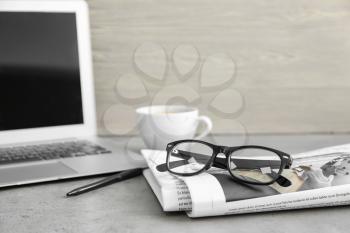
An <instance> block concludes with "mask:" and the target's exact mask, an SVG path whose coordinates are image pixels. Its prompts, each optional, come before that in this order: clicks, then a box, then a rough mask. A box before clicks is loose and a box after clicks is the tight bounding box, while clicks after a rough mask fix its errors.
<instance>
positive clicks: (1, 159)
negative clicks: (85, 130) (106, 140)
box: [0, 140, 111, 165]
mask: <svg viewBox="0 0 350 233" xmlns="http://www.w3.org/2000/svg"><path fill="white" fill-rule="evenodd" d="M108 153H111V151H109V150H107V149H105V148H103V147H101V146H99V145H96V144H93V143H91V142H89V141H85V140H84V141H83V140H77V141H67V142H55V143H48V144H40V145H27V146H16V147H2V148H0V165H2V164H10V163H20V162H32V161H38V160H50V159H61V158H72V157H80V156H87V155H96V154H108Z"/></svg>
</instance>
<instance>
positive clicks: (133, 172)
mask: <svg viewBox="0 0 350 233" xmlns="http://www.w3.org/2000/svg"><path fill="white" fill-rule="evenodd" d="M142 170H143V168H135V169H130V170H125V171H122V172H119V173H117V174H115V175H112V176H109V177H107V178H105V179H102V180H99V181H96V182H94V183H91V184H87V185H84V186H82V187H79V188H76V189H73V190H72V191H70V192H68V193H67V194H66V196H67V197H71V196H77V195H80V194H82V193H86V192H89V191H92V190H95V189H98V188H102V187H104V186H107V185H110V184H113V183H116V182H119V181H123V180H127V179H130V178H133V177H136V176H139V175H141V174H142Z"/></svg>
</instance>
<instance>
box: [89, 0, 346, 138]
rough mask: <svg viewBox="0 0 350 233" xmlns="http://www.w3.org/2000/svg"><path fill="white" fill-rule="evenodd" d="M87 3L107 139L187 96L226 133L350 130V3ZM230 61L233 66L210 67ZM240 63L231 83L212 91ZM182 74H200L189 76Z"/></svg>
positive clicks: (101, 121)
mask: <svg viewBox="0 0 350 233" xmlns="http://www.w3.org/2000/svg"><path fill="white" fill-rule="evenodd" d="M87 2H88V4H89V7H90V18H91V27H92V47H93V59H94V75H95V84H96V96H97V97H96V99H97V100H96V101H97V114H98V121H99V132H100V134H111V133H112V134H125V133H133V132H135V131H134V130H133V128H134V126H135V116H134V113H133V109H135V108H136V107H138V106H143V105H148V104H157V103H177V102H178V103H182V102H183V101H184V100H181V98H180V97H185V99H187V100H186V101H189V102H191V104H192V105H195V106H198V107H199V108H200V109H201V112H202V114H205V115H209V116H210V117H212V118H213V120H214V126H215V127H214V130H215V132H217V133H235V132H236V133H240V132H243V131H248V132H249V133H274V132H282V133H304V132H311V133H313V132H349V131H350V1H348V0H332V1H329V0H317V1H314V0H284V1H279V0H246V1H244V0H216V1H214V0H88V1H87ZM179 46H180V48H183V50H182V53H181V51H180V55H178V57H177V58H174V49H176V48H179ZM181 46H182V47H181ZM186 46H187V47H186ZM193 48H194V49H195V50H193ZM143 49H144V50H146V52H145V51H143V52H144V53H145V54H146V55H145V57H146V58H147V55H149V58H150V60H149V61H148V63H147V61H145V57H144V58H140V59H141V60H142V59H144V60H143V63H144V66H145V67H143V68H144V69H146V70H147V69H148V73H147V72H146V73H147V74H146V73H144V72H142V71H144V69H142V67H141V69H140V66H142V64H139V61H138V60H137V59H138V58H137V57H138V55H139V54H138V52H140V50H143ZM162 49H163V50H162ZM191 49H192V50H191ZM147 51H148V52H149V53H148V54H147ZM162 51H163V52H162ZM196 51H197V52H198V54H199V55H200V57H199V58H198V59H194V58H196V54H195V53H196ZM140 54H141V55H142V51H141V52H140ZM141 55H140V56H141ZM220 56H221V58H223V59H222V63H223V64H221V65H222V66H223V67H220V64H216V65H217V66H218V67H216V68H215V64H214V65H213V64H211V65H210V64H209V65H204V64H205V63H206V62H207V63H210V59H211V61H213V62H214V63H215V62H218V61H219V63H220V59H217V57H219V58H220ZM225 56H226V57H225ZM135 57H136V58H135ZM135 59H136V60H135ZM177 59H180V61H178V60H177ZM229 59H232V61H231V63H230V61H229ZM146 60H147V59H146ZM176 61H177V62H178V63H179V64H178V66H176V64H175V65H174V62H176ZM225 62H226V63H225ZM141 63H142V61H141ZM232 63H233V64H234V74H232V76H230V80H231V81H228V82H223V85H221V86H219V87H216V88H205V82H204V81H203V80H204V79H205V78H208V77H207V76H209V78H210V77H212V78H213V80H211V81H210V80H209V82H214V83H215V82H216V81H215V80H219V81H220V78H221V77H222V76H225V75H229V74H230V69H231V68H232V67H231V68H230V65H231V64H232ZM192 65H193V66H194V67H195V68H194V69H193V70H191V69H190V68H191V67H192ZM181 67H183V72H184V71H186V69H187V68H188V70H190V71H191V72H189V74H187V75H185V77H182V76H181V75H179V71H180V73H181ZM163 68H164V69H163ZM176 68H179V69H178V70H177V69H176ZM211 68H212V70H211ZM225 69H226V71H227V72H228V73H227V74H225ZM163 71H164V76H162V75H163V73H162V72H163ZM152 72H153V73H152ZM153 74H154V75H155V76H156V75H157V74H158V75H159V76H162V77H161V78H160V79H158V80H157V78H156V79H155V78H154V77H153V79H152V75H153ZM163 78H164V80H163ZM139 81H141V82H139ZM207 81H208V80H207ZM219 81H218V82H219ZM224 81H225V80H224ZM226 81H227V80H226ZM210 85H211V84H210ZM210 85H209V86H210ZM203 86H204V88H203ZM221 92H224V93H221ZM220 93H221V94H220ZM219 94H220V95H219ZM216 96H218V97H217V99H216V100H215V101H213V99H214V98H215V97H216Z"/></svg>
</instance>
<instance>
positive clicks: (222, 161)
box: [172, 150, 280, 169]
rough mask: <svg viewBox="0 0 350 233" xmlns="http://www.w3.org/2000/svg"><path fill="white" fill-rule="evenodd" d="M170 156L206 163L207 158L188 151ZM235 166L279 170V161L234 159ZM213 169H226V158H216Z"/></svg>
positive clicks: (181, 151) (180, 151)
mask: <svg viewBox="0 0 350 233" xmlns="http://www.w3.org/2000/svg"><path fill="white" fill-rule="evenodd" d="M172 156H174V157H178V158H182V159H185V160H189V159H191V158H194V159H196V160H198V161H201V160H202V161H204V162H207V161H208V156H207V155H203V154H198V153H193V152H189V151H183V150H178V154H175V153H173V154H172ZM234 161H235V164H236V166H238V167H239V168H241V169H252V168H261V167H263V166H267V167H271V168H279V167H280V162H279V161H271V160H260V159H239V158H237V159H235V160H234ZM212 166H213V167H217V168H222V169H227V162H226V158H218V157H216V158H215V159H214V161H213V164H212Z"/></svg>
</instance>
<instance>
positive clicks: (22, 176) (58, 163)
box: [0, 0, 143, 187]
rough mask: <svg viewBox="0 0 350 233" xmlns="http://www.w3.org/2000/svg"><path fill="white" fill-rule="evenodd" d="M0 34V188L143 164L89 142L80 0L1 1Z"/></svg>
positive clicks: (90, 103) (88, 74) (91, 102)
mask: <svg viewBox="0 0 350 233" xmlns="http://www.w3.org/2000/svg"><path fill="white" fill-rule="evenodd" d="M0 30H1V32H0V33H1V34H0V187H5V186H12V185H20V184H28V183H34V182H43V181H50V180H57V179H64V178H73V177H81V176H88V175H95V174H102V173H111V172H116V171H121V170H126V169H131V168H135V167H140V166H142V165H143V162H140V160H135V159H133V158H130V156H128V154H126V153H125V151H124V150H123V148H122V147H120V143H119V144H118V143H116V142H115V141H114V140H113V139H102V138H98V137H96V136H95V134H96V119H95V99H94V86H93V78H92V64H91V51H90V50H91V48H90V35H89V33H90V32H89V17H88V7H87V4H86V3H85V2H84V1H74V0H73V1H48V0H45V1H38V0H36V1H33V0H27V1H23V0H22V1H17V0H10V1H1V0H0ZM116 120H117V119H116ZM118 146H119V147H118Z"/></svg>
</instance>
